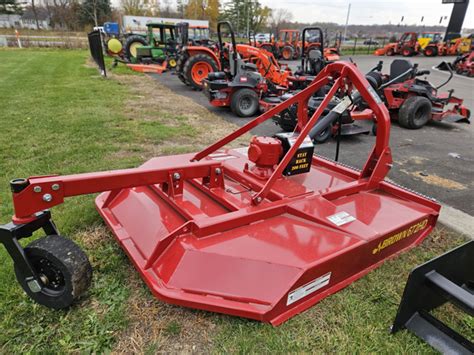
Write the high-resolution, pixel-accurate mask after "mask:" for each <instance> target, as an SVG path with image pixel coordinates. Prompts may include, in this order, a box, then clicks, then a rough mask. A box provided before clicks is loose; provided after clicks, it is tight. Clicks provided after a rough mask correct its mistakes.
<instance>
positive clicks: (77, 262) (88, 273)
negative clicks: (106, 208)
mask: <svg viewBox="0 0 474 355" xmlns="http://www.w3.org/2000/svg"><path fill="white" fill-rule="evenodd" d="M25 255H26V257H27V258H28V261H29V262H30V264H31V266H32V267H33V269H34V270H35V272H36V274H37V275H38V277H39V279H40V280H41V291H39V292H33V291H32V290H31V289H30V287H29V286H28V283H27V281H26V280H25V277H23V275H22V273H21V271H20V270H19V269H18V268H16V267H15V274H16V278H17V280H18V282H19V283H20V285H21V287H22V288H23V290H24V291H25V292H26V293H27V294H28V296H30V298H31V299H33V300H34V301H36V302H37V303H39V304H41V305H43V306H46V307H49V308H53V309H62V308H67V307H69V306H70V305H71V304H72V303H73V302H74V301H75V300H76V299H78V298H79V297H80V296H81V295H82V294H83V293H84V292H85V291H87V289H88V288H89V286H90V283H91V280H92V267H91V264H90V263H89V259H88V258H87V255H86V254H85V253H84V252H83V251H82V250H81V248H80V247H79V246H78V245H77V244H76V243H74V242H73V241H72V240H69V239H66V238H64V237H61V236H59V235H49V236H46V237H43V238H40V239H37V240H35V241H33V242H32V243H30V244H29V245H28V246H27V247H26V248H25Z"/></svg>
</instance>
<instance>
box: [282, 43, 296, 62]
mask: <svg viewBox="0 0 474 355" xmlns="http://www.w3.org/2000/svg"><path fill="white" fill-rule="evenodd" d="M294 55H295V51H294V49H293V47H291V46H285V47H283V49H282V50H281V57H282V58H283V59H284V60H292V59H293V56H294Z"/></svg>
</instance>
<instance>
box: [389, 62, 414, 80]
mask: <svg viewBox="0 0 474 355" xmlns="http://www.w3.org/2000/svg"><path fill="white" fill-rule="evenodd" d="M409 69H413V64H412V63H411V62H410V61H409V60H406V59H395V60H394V61H393V62H392V65H390V80H392V79H394V78H396V77H397V76H399V75H400V74H403V73H405V72H406V71H407V70H409ZM410 78H411V73H408V74H407V75H404V76H403V77H400V78H398V79H397V80H396V81H394V82H393V84H395V83H402V82H404V81H405V80H408V79H410Z"/></svg>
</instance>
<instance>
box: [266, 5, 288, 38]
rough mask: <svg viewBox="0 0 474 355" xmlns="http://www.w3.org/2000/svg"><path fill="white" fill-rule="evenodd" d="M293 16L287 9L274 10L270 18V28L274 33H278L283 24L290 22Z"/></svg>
mask: <svg viewBox="0 0 474 355" xmlns="http://www.w3.org/2000/svg"><path fill="white" fill-rule="evenodd" d="M292 19H293V14H292V13H291V12H290V11H289V10H287V9H274V10H272V13H271V16H270V27H271V29H272V31H273V32H274V33H278V31H279V30H280V27H281V25H282V24H283V23H286V22H291V20H292Z"/></svg>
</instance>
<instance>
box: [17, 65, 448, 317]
mask: <svg viewBox="0 0 474 355" xmlns="http://www.w3.org/2000/svg"><path fill="white" fill-rule="evenodd" d="M326 84H332V88H331V89H330V91H329V93H328V94H327V96H326V97H325V99H324V100H323V102H322V104H321V105H320V106H319V108H318V109H317V110H316V112H315V113H314V114H313V115H312V117H310V118H308V114H307V107H306V105H305V104H306V103H307V102H308V100H309V98H310V97H311V95H312V94H313V93H314V92H316V91H317V90H318V89H319V88H321V87H322V86H323V85H326ZM369 88H370V85H369V83H368V82H367V81H366V79H365V78H364V76H363V75H362V74H361V73H360V72H359V71H358V69H357V68H356V67H355V66H354V65H353V64H351V63H344V62H336V63H332V64H329V65H328V66H326V68H325V69H324V70H323V71H322V72H321V73H320V74H319V75H318V76H317V77H316V79H315V80H314V82H313V83H312V84H311V85H310V86H308V87H307V88H306V89H304V90H303V91H301V92H300V93H299V94H297V95H295V96H294V97H292V98H290V99H288V100H287V101H285V102H284V103H282V104H281V105H279V106H277V107H274V108H272V109H270V110H269V111H268V112H266V113H264V114H262V115H261V116H259V117H257V118H256V119H254V120H253V121H251V122H249V123H248V124H246V125H245V126H243V127H241V128H239V129H237V130H236V131H235V132H233V133H231V134H229V135H228V136H226V137H224V138H223V139H221V140H220V141H218V142H216V143H214V144H212V145H211V146H209V147H207V148H206V149H204V150H202V151H201V152H199V153H197V154H195V155H189V154H188V155H180V156H174V157H171V158H168V157H161V158H155V159H152V160H150V161H149V162H147V163H146V164H145V165H144V166H142V167H139V168H136V169H125V170H115V171H105V172H98V173H88V174H77V175H67V176H43V177H31V178H29V179H28V182H29V185H28V186H26V187H25V188H24V189H23V190H22V191H20V192H15V193H14V194H13V203H14V209H15V216H14V217H13V221H14V223H17V224H18V223H27V222H29V221H32V220H34V219H35V215H34V214H35V213H37V212H39V211H42V210H45V209H49V208H51V207H53V206H56V205H58V204H61V203H62V202H63V201H64V199H65V198H66V197H70V196H77V195H82V194H90V193H96V192H100V191H108V192H105V193H103V194H101V195H99V197H98V198H97V200H96V204H97V207H98V210H99V212H100V214H101V215H102V217H103V218H104V219H105V221H106V222H107V224H108V225H109V227H110V228H111V229H112V231H113V232H114V234H115V235H116V237H117V240H118V241H119V243H120V244H121V245H122V247H123V248H124V249H125V251H126V252H127V253H128V255H129V256H130V259H131V260H132V261H133V263H134V265H135V266H136V268H137V269H138V270H139V272H140V273H141V275H142V277H143V279H144V281H145V282H146V283H147V284H148V286H149V287H150V289H151V290H152V292H153V293H154V294H155V295H156V296H157V297H158V298H160V299H162V300H165V301H167V302H170V303H174V304H178V305H183V306H187V307H194V308H200V309H205V310H210V311H215V312H222V313H226V314H231V315H237V316H242V317H249V318H253V319H258V320H261V321H267V322H271V323H272V324H274V325H278V324H280V323H282V322H283V321H285V320H287V319H288V318H290V317H291V316H293V315H295V314H297V313H299V312H301V311H303V310H305V309H307V308H309V307H310V306H312V305H314V304H315V303H316V302H318V301H319V300H321V299H322V298H324V297H326V296H328V295H330V294H332V293H334V292H336V291H338V290H340V289H341V288H343V287H345V286H347V285H348V284H350V283H351V282H353V281H354V280H356V279H358V278H360V277H361V276H363V275H364V274H366V273H367V272H369V271H370V270H372V269H373V268H375V267H377V266H378V265H379V264H380V263H382V262H383V261H384V260H386V259H387V258H390V257H392V256H394V255H397V254H398V253H400V252H402V251H404V250H406V249H409V248H411V247H413V246H415V245H417V244H419V243H420V242H421V241H422V240H423V239H424V238H425V237H426V236H427V235H428V234H429V232H430V231H431V230H432V228H433V227H434V224H435V223H436V218H437V215H438V211H439V208H440V207H439V205H438V204H437V203H435V202H433V201H430V200H427V199H426V198H424V197H422V196H419V195H417V194H414V193H411V192H408V191H406V190H404V189H402V188H399V187H397V186H394V185H392V184H389V183H387V182H384V181H383V179H384V177H385V176H386V174H387V172H388V171H389V169H390V168H391V162H392V160H391V152H390V148H389V146H388V143H389V134H390V117H389V114H388V111H387V109H386V107H385V106H384V105H383V103H382V102H381V100H380V99H379V98H378V97H377V95H376V94H375V93H374V92H373V91H371V90H370V89H369ZM355 89H357V90H358V91H359V93H360V95H361V96H362V98H363V99H364V100H365V101H366V102H367V103H368V105H369V107H370V108H371V109H372V111H373V112H374V114H375V116H376V118H377V125H378V134H377V137H376V143H375V146H374V148H373V150H372V152H371V153H370V155H369V158H368V160H367V161H366V163H365V165H364V167H363V169H362V170H361V172H357V171H355V170H353V169H350V168H347V167H344V166H342V165H340V164H338V163H336V162H331V161H328V160H325V159H322V158H318V157H312V160H311V165H312V167H313V169H312V171H310V173H307V174H304V176H303V175H296V176H294V177H292V178H291V179H286V178H284V177H282V172H283V170H284V168H285V167H286V166H287V165H288V163H289V161H290V159H291V158H292V157H293V156H294V155H295V153H296V151H297V149H298V147H299V146H300V145H301V143H302V142H303V140H304V138H305V137H306V136H307V134H308V132H309V130H310V129H311V128H312V127H313V126H314V124H315V123H316V122H317V121H318V119H319V117H320V116H321V114H322V112H323V110H324V108H325V107H326V106H327V104H328V103H329V101H330V100H331V98H332V97H333V96H334V95H335V94H336V92H338V91H345V92H346V93H347V94H350V93H351V91H352V90H355ZM293 104H298V117H299V120H298V130H299V131H300V134H299V136H298V137H297V138H296V141H295V143H294V145H293V146H292V147H291V148H290V149H289V151H288V152H287V153H286V154H285V155H284V156H283V157H282V158H281V160H280V162H279V164H278V165H277V166H275V167H274V169H273V173H272V174H271V176H270V177H269V178H268V179H266V180H259V179H258V178H255V177H254V176H253V175H252V173H251V168H250V167H249V163H248V160H246V158H245V157H244V156H242V155H241V154H240V153H237V152H235V151H233V150H230V151H226V152H224V153H222V151H221V150H220V149H221V148H223V147H224V146H225V145H226V144H228V143H230V142H231V141H233V140H235V139H236V138H238V137H239V136H241V135H243V134H244V133H246V132H248V131H250V130H251V129H252V128H254V127H255V126H257V125H258V124H260V123H262V122H264V121H266V120H268V119H270V118H271V117H272V116H274V115H275V114H276V113H278V112H280V111H282V110H284V109H286V108H288V107H289V106H290V105H293ZM216 156H220V157H224V158H230V159H228V160H216V159H214V158H213V157H216ZM244 163H245V164H244ZM244 165H245V166H244ZM242 166H244V169H243V170H244V171H242V168H241V167H242ZM302 177H303V178H304V179H306V180H304V181H306V182H307V183H310V184H313V185H314V184H316V185H317V184H319V182H318V181H317V180H318V178H319V177H321V178H325V177H327V178H329V179H330V180H337V181H339V183H338V184H336V185H332V184H329V187H324V188H322V189H321V190H318V191H316V189H315V188H314V187H311V188H308V187H305V186H304V185H302V184H301V181H303V180H301V178H302ZM342 182H343V183H342ZM318 186H319V185H318ZM232 188H233V189H234V190H235V189H237V190H239V191H236V192H234V193H235V194H234V193H232V192H229V190H228V189H232ZM291 189H293V191H290V190H291ZM318 189H319V188H318ZM193 191H195V192H193ZM144 193H146V194H153V197H152V199H153V201H155V202H154V203H153V208H151V207H150V206H149V208H145V207H144V206H146V205H147V204H148V203H149V201H151V200H140V199H138V200H137V199H136V196H139V195H140V194H144ZM190 194H191V195H192V196H194V197H192V198H194V199H196V198H198V200H199V201H201V204H200V206H201V207H200V210H196V206H198V205H199V204H198V205H196V204H192V205H190V201H187V200H186V199H185V198H184V197H185V196H188V197H189V196H191V195H190ZM231 195H232V196H231ZM150 196H151V195H150ZM235 196H239V198H236V197H235ZM352 200H353V201H352ZM137 201H138V202H139V205H136V204H135V203H136V202H137ZM199 201H197V202H199ZM344 201H345V202H344ZM347 201H349V202H350V201H352V202H350V205H351V206H354V208H355V212H353V213H355V214H356V215H360V218H361V220H357V219H356V220H355V221H353V222H351V223H349V224H347V225H343V226H335V225H334V224H332V223H331V222H329V221H328V219H327V217H326V216H328V215H330V214H331V213H334V212H337V211H338V210H340V209H339V208H338V207H337V206H338V203H339V204H341V203H343V202H344V203H346V202H347ZM373 201H378V202H377V203H379V204H380V206H379V209H376V210H373V206H371V207H370V208H369V210H368V211H366V209H367V208H368V205H372V204H373ZM197 202H196V203H197ZM123 203H125V205H123ZM347 203H348V202H347ZM123 207H125V209H122V208H123ZM117 208H118V209H117ZM150 208H151V209H150ZM155 210H156V212H159V215H156V212H154V211H155ZM224 210H225V211H226V212H225V213H222V212H219V211H224ZM122 213H125V214H124V215H123V214H122ZM374 213H375V214H374ZM364 216H366V217H364ZM147 218H149V219H147ZM157 221H158V222H159V223H161V224H160V226H159V227H156V228H157V229H156V230H155V229H153V228H152V225H156V223H157ZM362 221H365V222H364V223H362ZM395 221H396V222H395ZM381 223H382V224H381ZM165 225H166V226H167V227H166V229H167V230H165V229H164V226H165ZM173 226H174V227H173ZM310 226H311V227H310ZM418 226H420V228H418ZM296 227H297V228H300V229H301V228H303V229H304V231H303V230H302V231H301V232H297V231H296V229H295V228H296ZM136 228H139V229H140V230H141V231H140V232H137V229H136ZM150 228H151V229H150ZM262 228H263V229H262ZM282 228H283V229H282ZM308 228H309V229H308ZM142 229H143V230H142ZM152 230H153V231H154V232H153V233H156V231H158V232H159V233H158V234H156V235H151V234H150V235H146V233H150V231H152ZM245 230H248V232H245ZM278 230H281V231H282V233H283V234H282V233H280V232H279V233H277V231H278ZM146 231H148V232H146ZM407 231H409V232H407ZM145 232H146V233H145ZM412 232H413V233H412ZM233 233H244V234H240V237H238V238H237V237H234V236H233ZM247 233H248V234H247ZM269 233H270V234H271V238H270V239H268V240H267V239H265V238H267V237H268V234H269ZM275 233H277V234H275ZM301 233H303V235H300V234H301ZM308 233H309V234H308ZM397 233H398V234H397ZM409 233H411V234H409ZM144 234H145V235H144ZM397 236H403V238H404V239H402V240H396V238H398V237H397ZM405 236H407V237H406V238H405ZM408 236H410V238H408ZM234 238H235V239H234ZM262 238H263V239H262ZM307 238H309V239H307ZM400 238H401V237H400ZM263 240H266V244H265V245H266V247H267V248H268V249H267V250H265V249H259V248H261V246H260V247H256V249H254V247H249V246H248V244H247V243H251V244H252V245H253V244H254V243H257V242H258V243H261V242H263ZM152 242H153V243H152ZM395 242H396V244H395ZM150 243H152V244H150ZM228 243H231V245H233V246H227V245H228ZM242 243H243V244H242ZM275 243H276V244H275ZM308 243H312V245H313V246H311V247H309V246H308ZM314 243H316V244H314ZM319 243H321V244H319ZM392 244H393V245H392ZM209 248H211V249H212V251H211V250H209ZM285 250H288V252H289V254H288V253H286V252H285ZM329 250H330V251H329ZM290 251H291V252H290ZM229 253H230V254H232V255H233V254H234V253H236V256H235V257H234V256H232V255H230V254H229ZM239 253H242V254H239ZM281 253H283V254H282V255H286V256H284V257H283V259H285V258H286V260H285V261H284V262H283V260H282V257H281V256H279V255H280V254H281ZM249 255H253V257H248V256H249ZM297 255H298V258H297V259H295V257H296V256H297ZM177 258H181V259H177ZM258 258H264V259H262V260H260V259H258ZM265 258H270V259H269V260H271V261H269V260H267V259H265ZM257 259H258V260H257ZM282 262H283V264H281V263H282ZM294 263H296V264H294ZM186 265H187V266H186ZM216 270H219V273H222V274H226V272H229V275H227V274H226V275H227V276H228V277H226V279H225V280H221V279H219V277H221V276H222V275H220V274H219V275H220V276H219V277H218V276H216ZM327 272H329V277H332V279H331V281H329V279H328V284H327V285H326V286H324V287H322V288H321V290H320V291H318V292H314V293H312V294H311V295H308V296H306V297H303V298H302V299H300V300H298V301H297V302H294V303H291V304H290V302H289V301H286V300H287V298H288V300H289V299H290V298H289V297H290V294H291V293H292V292H294V291H295V290H296V289H298V288H301V287H304V285H306V284H308V282H311V280H313V279H314V277H315V276H318V275H324V274H325V273H327ZM163 273H164V274H163ZM331 273H332V274H331ZM331 275H333V276H331ZM216 277H217V279H218V281H216ZM258 277H261V279H259V278H258ZM173 283H175V284H173ZM176 283H178V284H176ZM263 284H267V285H268V287H266V286H263Z"/></svg>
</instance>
